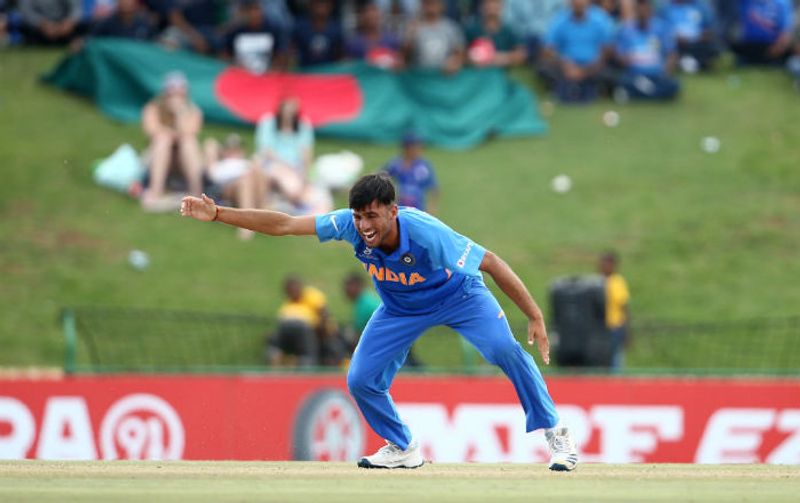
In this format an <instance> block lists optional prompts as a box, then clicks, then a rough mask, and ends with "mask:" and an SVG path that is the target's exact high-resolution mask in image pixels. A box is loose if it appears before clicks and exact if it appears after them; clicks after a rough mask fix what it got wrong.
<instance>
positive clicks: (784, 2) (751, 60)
mask: <svg viewBox="0 0 800 503" xmlns="http://www.w3.org/2000/svg"><path fill="white" fill-rule="evenodd" d="M793 29H794V13H793V12H792V3H791V0H742V1H741V2H740V6H739V29H738V30H735V33H734V37H733V39H732V40H731V41H730V47H731V50H732V51H733V53H734V54H735V55H736V62H737V63H738V64H740V65H780V64H783V62H784V61H785V60H786V58H787V57H788V56H789V51H790V49H791V45H792V30H793Z"/></svg>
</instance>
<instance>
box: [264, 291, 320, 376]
mask: <svg viewBox="0 0 800 503" xmlns="http://www.w3.org/2000/svg"><path fill="white" fill-rule="evenodd" d="M283 288H284V293H285V295H286V299H285V301H284V302H283V304H281V307H280V308H279V309H278V329H277V332H276V333H275V335H274V337H273V338H272V339H271V340H270V341H269V342H268V344H267V360H268V362H269V364H270V365H274V366H301V367H308V366H313V365H316V364H317V361H318V360H317V358H318V354H319V342H318V340H317V336H316V333H315V331H316V330H317V329H318V328H319V326H320V325H321V324H322V323H323V322H324V320H325V319H326V318H327V316H328V314H327V307H326V305H327V299H326V298H325V294H323V293H322V292H321V291H319V290H318V289H316V288H314V287H312V286H304V285H303V281H302V280H301V279H300V278H299V277H297V276H294V275H290V276H287V278H286V279H285V280H284V284H283Z"/></svg>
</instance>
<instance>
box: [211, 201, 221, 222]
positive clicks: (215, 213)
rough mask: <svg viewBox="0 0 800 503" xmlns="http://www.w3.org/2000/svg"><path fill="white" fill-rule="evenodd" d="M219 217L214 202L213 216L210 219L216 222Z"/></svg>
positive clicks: (217, 207) (217, 208)
mask: <svg viewBox="0 0 800 503" xmlns="http://www.w3.org/2000/svg"><path fill="white" fill-rule="evenodd" d="M218 218H219V206H217V205H216V204H215V205H214V218H212V219H211V221H212V222H216V221H217V219H218Z"/></svg>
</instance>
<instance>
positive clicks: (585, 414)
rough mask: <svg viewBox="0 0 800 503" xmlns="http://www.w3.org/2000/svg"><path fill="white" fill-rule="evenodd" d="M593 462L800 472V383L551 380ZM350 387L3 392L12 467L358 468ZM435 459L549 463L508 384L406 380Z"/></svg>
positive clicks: (72, 381) (408, 402) (78, 386)
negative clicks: (303, 463) (238, 464)
mask: <svg viewBox="0 0 800 503" xmlns="http://www.w3.org/2000/svg"><path fill="white" fill-rule="evenodd" d="M548 386H549V387H550V391H551V393H552V395H553V397H554V399H555V400H556V403H557V405H558V409H559V413H560V415H561V418H562V421H563V422H564V423H565V424H567V425H568V426H570V428H571V430H572V433H573V436H574V438H575V440H576V442H577V443H578V445H579V447H580V450H581V453H582V459H583V461H589V462H592V461H593V462H613V463H625V462H702V463H736V462H767V463H793V464H800V380H792V379H785V380H776V379H696V378H693V379H678V378H615V377H607V378H604V377H569V378H567V377H559V378H550V379H548ZM346 391H347V390H346V387H345V379H344V376H343V375H327V376H319V375H317V376H272V375H270V376H171V375H170V376H166V375H164V376H141V375H119V376H76V377H66V378H63V379H58V380H26V379H12V380H0V459H19V458H33V459H37V458H38V459H241V460H253V459H269V460H285V459H320V460H352V459H356V458H357V457H359V456H361V455H362V454H364V453H366V452H371V451H372V450H374V449H376V448H377V447H378V446H379V445H381V443H382V441H381V439H379V438H377V437H376V436H375V435H374V434H373V433H372V432H371V431H370V430H369V428H368V427H367V426H366V425H365V424H364V422H363V420H362V419H361V416H360V414H359V413H358V411H357V409H356V408H355V406H354V405H353V402H352V401H351V400H350V398H349V397H348V395H347V393H346ZM392 395H393V397H394V399H395V402H396V403H397V405H398V408H399V410H400V414H401V415H402V416H403V418H404V419H405V420H406V421H407V422H408V424H409V426H410V428H411V430H412V432H413V433H414V435H415V436H416V437H417V439H418V440H419V441H420V442H421V445H422V448H423V452H424V454H425V456H426V457H427V458H429V459H432V460H435V461H440V462H461V461H485V462H496V461H504V462H541V461H545V460H546V459H547V456H548V455H547V449H546V445H545V442H544V438H543V435H542V433H541V432H534V433H532V434H527V433H525V426H524V425H525V423H524V415H523V413H522V409H521V407H520V406H519V404H518V402H517V399H516V395H515V392H514V389H513V387H512V386H511V384H510V383H509V382H508V381H507V380H506V379H504V378H502V377H441V376H437V377H431V376H427V377H422V376H420V377H417V376H400V377H398V379H397V380H396V382H395V384H394V386H393V388H392Z"/></svg>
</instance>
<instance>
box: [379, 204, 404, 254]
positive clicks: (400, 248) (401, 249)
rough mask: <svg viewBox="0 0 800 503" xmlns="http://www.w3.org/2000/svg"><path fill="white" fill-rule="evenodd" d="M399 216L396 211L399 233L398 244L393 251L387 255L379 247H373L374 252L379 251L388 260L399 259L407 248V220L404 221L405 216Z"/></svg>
mask: <svg viewBox="0 0 800 503" xmlns="http://www.w3.org/2000/svg"><path fill="white" fill-rule="evenodd" d="M401 217H402V214H401V213H400V212H399V211H398V213H397V232H398V233H399V234H400V246H398V247H397V249H396V250H395V251H393V252H392V253H390V254H388V255H387V254H386V252H384V251H383V250H381V249H380V248H373V251H374V252H377V253H380V254H381V255H383V256H384V257H386V258H387V259H388V260H394V261H399V260H400V257H402V256H403V255H404V254H405V253H407V252H408V250H409V246H408V230H407V229H406V224H407V222H405V218H401Z"/></svg>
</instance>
